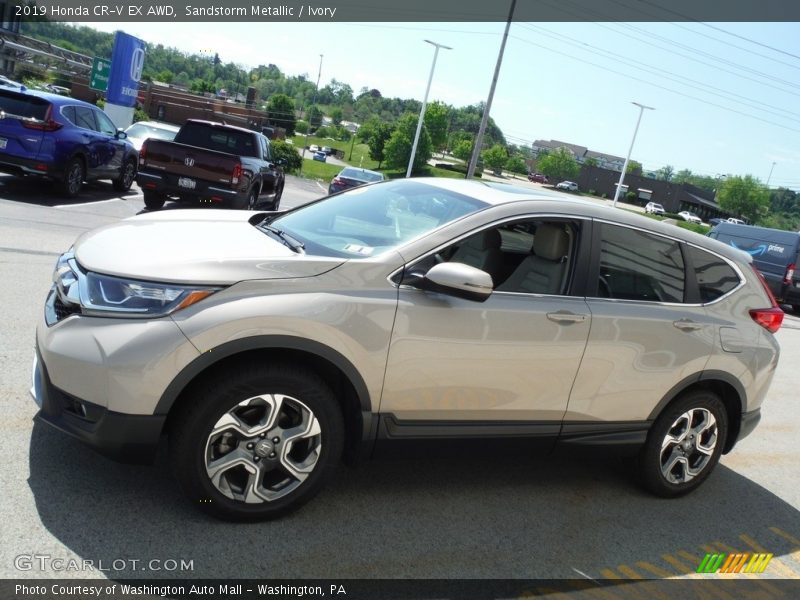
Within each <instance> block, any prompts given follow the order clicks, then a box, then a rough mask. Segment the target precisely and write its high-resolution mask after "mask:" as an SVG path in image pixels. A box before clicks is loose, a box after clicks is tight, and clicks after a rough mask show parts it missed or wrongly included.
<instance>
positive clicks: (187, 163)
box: [183, 156, 194, 167]
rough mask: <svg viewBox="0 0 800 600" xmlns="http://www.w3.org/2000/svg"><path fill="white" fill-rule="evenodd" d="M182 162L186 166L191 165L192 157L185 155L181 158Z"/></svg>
mask: <svg viewBox="0 0 800 600" xmlns="http://www.w3.org/2000/svg"><path fill="white" fill-rule="evenodd" d="M183 164H185V165H186V166H187V167H193V166H194V159H193V158H192V157H191V156H187V157H186V158H185V159H183Z"/></svg>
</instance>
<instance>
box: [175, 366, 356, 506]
mask: <svg viewBox="0 0 800 600" xmlns="http://www.w3.org/2000/svg"><path fill="white" fill-rule="evenodd" d="M171 423H172V424H173V425H174V429H173V430H171V431H170V440H169V441H170V458H171V461H172V466H173V471H174V474H175V477H176V479H177V480H178V483H179V484H180V487H181V488H182V490H183V491H184V493H185V494H186V495H187V496H188V497H189V500H190V501H191V502H192V504H194V505H195V506H198V507H200V508H201V509H202V510H204V511H205V512H207V513H209V514H211V515H213V516H215V517H218V518H221V519H225V520H230V521H259V520H268V519H274V518H277V517H280V516H283V515H285V514H287V513H289V512H292V511H294V510H296V509H297V508H299V507H300V506H302V505H303V504H304V503H305V502H307V501H308V500H310V499H311V498H312V497H313V496H314V495H315V494H317V492H319V490H320V489H321V488H322V487H323V485H324V484H325V481H326V480H327V479H328V478H329V477H330V476H331V475H332V474H333V472H334V470H335V468H336V466H337V465H338V463H339V461H340V460H341V456H342V448H343V445H344V422H343V418H342V413H341V410H340V408H339V405H338V403H337V402H336V399H335V397H334V395H333V392H331V390H330V388H329V387H328V385H327V384H326V383H325V382H324V381H323V380H322V379H321V378H320V377H319V376H318V375H317V374H316V373H314V372H313V371H309V370H306V369H302V368H299V367H295V366H293V365H289V364H285V363H284V364H281V363H277V364H271V365H267V366H264V365H263V364H261V363H256V362H253V363H245V364H242V365H238V366H236V367H233V368H231V369H230V370H228V371H227V372H225V373H222V374H219V375H218V376H216V377H214V378H213V380H211V381H206V382H205V385H203V386H198V387H197V389H195V390H194V392H193V395H192V398H191V402H188V403H186V404H185V405H183V406H182V407H181V408H180V409H179V412H178V413H177V414H175V415H174V416H172V417H171Z"/></svg>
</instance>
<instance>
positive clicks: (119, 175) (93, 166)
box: [0, 86, 137, 198]
mask: <svg viewBox="0 0 800 600" xmlns="http://www.w3.org/2000/svg"><path fill="white" fill-rule="evenodd" d="M126 137H127V136H126V134H125V132H124V131H121V130H118V129H117V127H116V126H115V125H114V123H113V122H112V121H111V119H110V118H109V117H108V115H106V114H105V113H104V112H103V111H102V110H100V109H99V108H97V107H96V106H93V105H92V104H89V103H87V102H82V101H80V100H75V99H74V98H68V97H64V96H59V95H58V94H50V93H47V92H39V91H34V90H28V89H25V87H24V86H23V87H21V88H20V89H9V88H0V171H4V172H6V173H11V174H13V175H36V176H39V177H45V178H48V179H51V180H53V181H55V182H56V185H58V187H59V190H60V191H61V192H62V193H63V194H64V195H65V196H67V197H70V198H73V197H75V196H77V195H78V193H79V192H80V190H81V185H82V184H83V182H84V181H89V180H93V179H110V180H111V181H112V182H113V184H114V189H115V190H117V191H120V192H124V191H127V190H128V189H130V187H131V184H132V183H133V180H134V178H135V177H136V166H137V153H136V150H135V149H134V148H133V145H132V144H131V143H130V142H129V141H128V140H127V139H125V138H126Z"/></svg>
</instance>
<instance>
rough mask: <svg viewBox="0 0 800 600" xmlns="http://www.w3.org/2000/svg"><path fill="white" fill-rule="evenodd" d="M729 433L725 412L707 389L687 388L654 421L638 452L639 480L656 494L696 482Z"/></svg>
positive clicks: (680, 489)
mask: <svg viewBox="0 0 800 600" xmlns="http://www.w3.org/2000/svg"><path fill="white" fill-rule="evenodd" d="M727 434H728V413H727V411H726V409H725V405H724V404H723V403H722V400H720V398H719V396H717V395H716V394H714V393H713V392H710V391H705V390H697V391H694V392H689V393H687V394H685V395H683V396H682V397H680V398H679V399H678V400H676V401H675V402H673V404H672V405H671V406H669V407H668V408H667V409H666V410H665V411H664V412H663V413H662V414H661V415H660V416H659V417H658V419H656V422H655V423H654V424H653V427H652V429H651V430H650V433H649V434H648V436H647V442H646V443H645V446H644V447H643V448H642V451H641V452H640V454H639V475H640V479H641V481H642V484H643V485H644V486H645V487H646V488H647V489H648V490H650V491H651V492H653V493H654V494H656V495H658V496H663V497H675V496H681V495H683V494H686V493H688V492H690V491H692V490H693V489H695V488H696V487H697V486H699V485H700V484H701V483H703V481H705V479H706V478H707V477H708V476H709V475H710V474H711V471H713V470H714V467H715V466H716V464H717V462H719V458H720V455H721V454H722V449H723V447H724V446H725V440H726V438H727Z"/></svg>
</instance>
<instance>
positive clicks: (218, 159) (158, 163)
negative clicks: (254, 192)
mask: <svg viewBox="0 0 800 600" xmlns="http://www.w3.org/2000/svg"><path fill="white" fill-rule="evenodd" d="M239 165H240V161H239V157H238V156H234V155H232V154H227V153H225V152H218V151H216V150H207V149H205V148H198V147H197V146H190V145H188V144H180V143H177V142H167V141H164V140H156V139H152V138H150V139H148V140H147V142H146V145H145V147H144V152H142V153H140V155H139V170H140V171H146V170H150V171H153V172H161V173H165V174H168V175H173V176H175V177H176V178H177V181H175V182H172V181H170V183H173V184H177V185H178V186H179V187H185V188H190V189H191V188H193V187H194V186H193V185H192V182H196V181H197V180H202V181H205V182H208V183H216V184H223V185H225V186H226V187H232V182H231V180H232V178H233V174H234V168H237V169H238V168H240V167H239ZM169 179H170V180H172V177H170V178H169ZM181 184H183V185H181Z"/></svg>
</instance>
